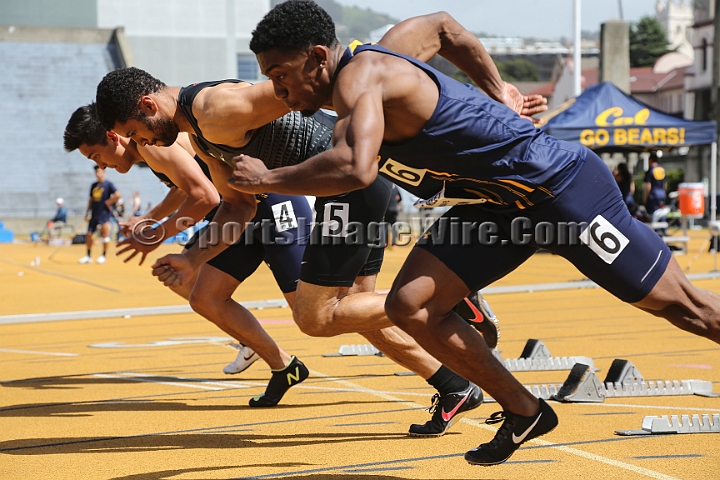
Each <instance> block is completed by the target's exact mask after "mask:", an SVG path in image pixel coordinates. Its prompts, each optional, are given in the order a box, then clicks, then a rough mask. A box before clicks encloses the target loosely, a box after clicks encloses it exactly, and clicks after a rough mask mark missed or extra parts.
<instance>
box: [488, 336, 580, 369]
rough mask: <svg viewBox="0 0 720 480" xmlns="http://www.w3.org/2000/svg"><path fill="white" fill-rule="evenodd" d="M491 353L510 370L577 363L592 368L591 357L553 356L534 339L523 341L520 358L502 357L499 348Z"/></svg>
mask: <svg viewBox="0 0 720 480" xmlns="http://www.w3.org/2000/svg"><path fill="white" fill-rule="evenodd" d="M493 355H495V358H497V359H498V360H500V363H502V364H503V365H505V368H507V369H508V370H509V371H511V372H537V371H544V370H571V369H572V368H573V366H574V365H575V364H577V363H582V364H585V365H589V366H590V368H594V364H593V360H592V358H588V357H553V356H552V354H551V353H550V350H548V348H547V347H546V346H545V344H544V343H543V342H542V341H540V340H536V339H533V338H531V339H529V340H528V341H527V343H525V348H523V351H522V353H521V354H520V358H509V359H504V358H502V355H501V354H500V350H498V349H497V348H494V349H493Z"/></svg>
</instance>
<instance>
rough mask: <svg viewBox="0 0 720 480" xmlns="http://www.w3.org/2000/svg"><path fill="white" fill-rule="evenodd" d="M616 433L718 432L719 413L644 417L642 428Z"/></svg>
mask: <svg viewBox="0 0 720 480" xmlns="http://www.w3.org/2000/svg"><path fill="white" fill-rule="evenodd" d="M615 433H616V434H618V435H624V436H630V435H668V434H675V433H720V414H717V413H713V414H711V415H710V414H702V416H701V415H698V414H693V415H681V416H678V415H672V416H670V418H669V419H668V416H667V415H663V416H661V417H645V418H643V421H642V430H615Z"/></svg>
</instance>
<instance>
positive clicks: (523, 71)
mask: <svg viewBox="0 0 720 480" xmlns="http://www.w3.org/2000/svg"><path fill="white" fill-rule="evenodd" d="M495 65H496V66H497V68H498V72H500V76H501V77H502V79H503V80H505V81H506V82H539V81H540V72H539V71H538V68H537V66H536V65H535V64H534V63H532V62H531V61H529V60H526V59H524V58H516V59H515V60H508V61H507V62H495Z"/></svg>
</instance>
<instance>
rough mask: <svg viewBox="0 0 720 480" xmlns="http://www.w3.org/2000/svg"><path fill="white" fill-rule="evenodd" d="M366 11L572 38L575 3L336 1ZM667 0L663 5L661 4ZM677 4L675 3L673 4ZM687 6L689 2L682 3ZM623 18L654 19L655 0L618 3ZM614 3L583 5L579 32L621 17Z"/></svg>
mask: <svg viewBox="0 0 720 480" xmlns="http://www.w3.org/2000/svg"><path fill="white" fill-rule="evenodd" d="M336 1H337V2H339V3H341V4H343V5H356V6H358V7H362V8H366V7H370V8H372V9H373V10H375V11H378V12H382V13H387V14H389V15H392V16H393V17H395V18H399V19H401V20H404V19H406V18H408V17H413V16H416V15H422V14H426V13H432V12H437V11H439V10H445V11H447V12H449V13H450V14H451V15H452V16H453V17H455V18H456V19H458V20H459V21H460V23H462V24H463V26H465V28H467V29H468V30H470V31H472V32H485V33H487V34H490V35H497V36H508V37H538V38H545V39H558V38H561V37H567V38H572V32H573V24H572V22H573V5H574V3H575V1H574V0H413V1H412V2H407V1H398V0H389V1H388V0H336ZM663 1H667V0H663ZM675 1H676V2H679V0H675ZM686 1H689V0H686ZM620 2H621V3H622V10H623V18H624V19H625V20H626V21H628V22H632V21H637V20H639V19H640V18H641V17H643V16H652V17H654V16H655V2H656V0H620ZM620 2H619V1H618V0H582V6H581V12H582V29H583V30H590V31H599V30H600V24H601V23H603V22H605V21H606V20H610V19H613V18H620V12H619V7H618V3H620Z"/></svg>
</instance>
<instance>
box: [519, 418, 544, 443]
mask: <svg viewBox="0 0 720 480" xmlns="http://www.w3.org/2000/svg"><path fill="white" fill-rule="evenodd" d="M540 417H542V412H540V415H538V417H537V418H536V419H535V421H534V422H533V424H532V425H530V426H529V427H528V428H527V430H525V431H524V432H523V434H522V435H520V436H519V437H516V436H515V432H513V434H512V441H513V442H514V443H515V445H519V444H520V443H522V441H523V440H525V437H527V436H528V433H530V430H532V429H533V428H535V425H537V422H539V421H540Z"/></svg>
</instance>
